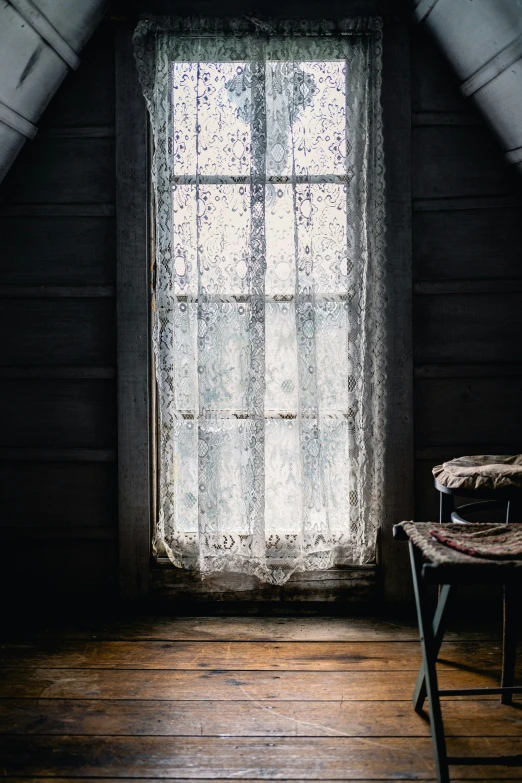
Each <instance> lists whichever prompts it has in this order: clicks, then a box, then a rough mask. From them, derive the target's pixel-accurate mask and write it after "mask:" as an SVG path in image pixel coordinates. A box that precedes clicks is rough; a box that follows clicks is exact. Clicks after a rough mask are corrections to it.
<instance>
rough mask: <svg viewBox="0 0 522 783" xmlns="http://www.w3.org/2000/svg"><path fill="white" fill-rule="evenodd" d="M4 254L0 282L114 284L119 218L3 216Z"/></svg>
mask: <svg viewBox="0 0 522 783" xmlns="http://www.w3.org/2000/svg"><path fill="white" fill-rule="evenodd" d="M68 206H69V205H65V207H68ZM1 213H2V210H1V209H0V215H1ZM0 252H1V254H2V264H1V265H0V285H13V286H17V285H28V286H31V285H32V286H34V285H45V286H61V285H69V286H80V285H89V286H95V285H111V284H113V283H114V280H115V274H116V262H115V257H116V242H115V227H114V219H113V218H111V217H99V216H97V217H92V216H91V217H89V218H87V217H86V216H82V217H73V216H70V217H64V216H54V217H52V216H50V215H47V216H32V217H31V216H29V215H25V216H23V217H22V216H18V217H15V216H10V217H0Z"/></svg>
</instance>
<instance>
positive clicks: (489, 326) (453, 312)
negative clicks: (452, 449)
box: [414, 293, 522, 440]
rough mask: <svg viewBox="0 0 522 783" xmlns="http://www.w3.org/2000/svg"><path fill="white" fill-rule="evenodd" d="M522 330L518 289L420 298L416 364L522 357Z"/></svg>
mask: <svg viewBox="0 0 522 783" xmlns="http://www.w3.org/2000/svg"><path fill="white" fill-rule="evenodd" d="M521 328H522V295H521V294H518V293H515V294H509V293H505V294H466V295H455V294H452V295H449V296H424V295H423V296H417V297H415V301H414V330H415V344H414V358H415V362H416V363H419V364H426V363H433V362H441V363H442V362H448V363H453V362H463V363H469V362H476V363H480V362H510V361H513V360H515V361H518V360H519V358H520V340H519V334H520V329H521ZM491 402H492V404H493V402H494V401H493V400H492V401H491ZM471 434H472V433H470V436H471ZM469 440H472V438H471V437H470V438H469Z"/></svg>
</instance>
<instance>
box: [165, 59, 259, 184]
mask: <svg viewBox="0 0 522 783" xmlns="http://www.w3.org/2000/svg"><path fill="white" fill-rule="evenodd" d="M172 81H173V84H172V101H173V116H174V164H173V165H174V174H175V175H178V176H180V175H195V174H196V172H198V173H199V174H202V175H206V176H208V175H212V174H214V175H215V174H225V175H231V176H238V175H247V174H248V173H249V171H250V114H249V113H250V106H251V90H250V81H249V78H248V69H247V64H246V63H237V62H229V63H187V62H176V63H174V64H173V78H172ZM198 98H199V100H198Z"/></svg>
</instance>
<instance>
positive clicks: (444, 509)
mask: <svg viewBox="0 0 522 783" xmlns="http://www.w3.org/2000/svg"><path fill="white" fill-rule="evenodd" d="M439 494H440V509H439V522H440V523H441V524H442V523H443V522H451V512H452V511H453V510H454V509H455V498H454V496H453V495H450V494H449V493H448V492H440V493H439Z"/></svg>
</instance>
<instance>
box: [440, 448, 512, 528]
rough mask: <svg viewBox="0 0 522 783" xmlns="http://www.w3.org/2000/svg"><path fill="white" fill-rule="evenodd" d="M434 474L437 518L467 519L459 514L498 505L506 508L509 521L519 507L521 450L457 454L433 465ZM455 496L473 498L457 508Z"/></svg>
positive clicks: (445, 519)
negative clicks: (468, 454)
mask: <svg viewBox="0 0 522 783" xmlns="http://www.w3.org/2000/svg"><path fill="white" fill-rule="evenodd" d="M433 477H434V482H435V488H436V489H437V490H438V492H439V493H440V515H439V521H440V522H461V523H463V522H469V521H470V520H467V519H465V518H463V516H462V515H464V516H467V515H468V514H474V513H477V512H479V511H493V510H496V509H499V508H505V509H506V516H505V520H506V522H509V521H511V520H512V519H513V518H514V516H518V513H519V511H520V509H521V508H522V455H521V454H514V455H489V454H480V455H476V456H471V457H459V458H457V459H453V460H450V461H449V462H444V463H443V464H442V465H437V466H436V467H434V468H433ZM456 496H457V497H464V498H473V500H474V502H473V503H467V504H466V505H464V506H460V507H459V509H458V510H457V511H456V510H455V497H456ZM514 506H515V509H514V508H513V507H514ZM513 511H515V514H514V513H513Z"/></svg>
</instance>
